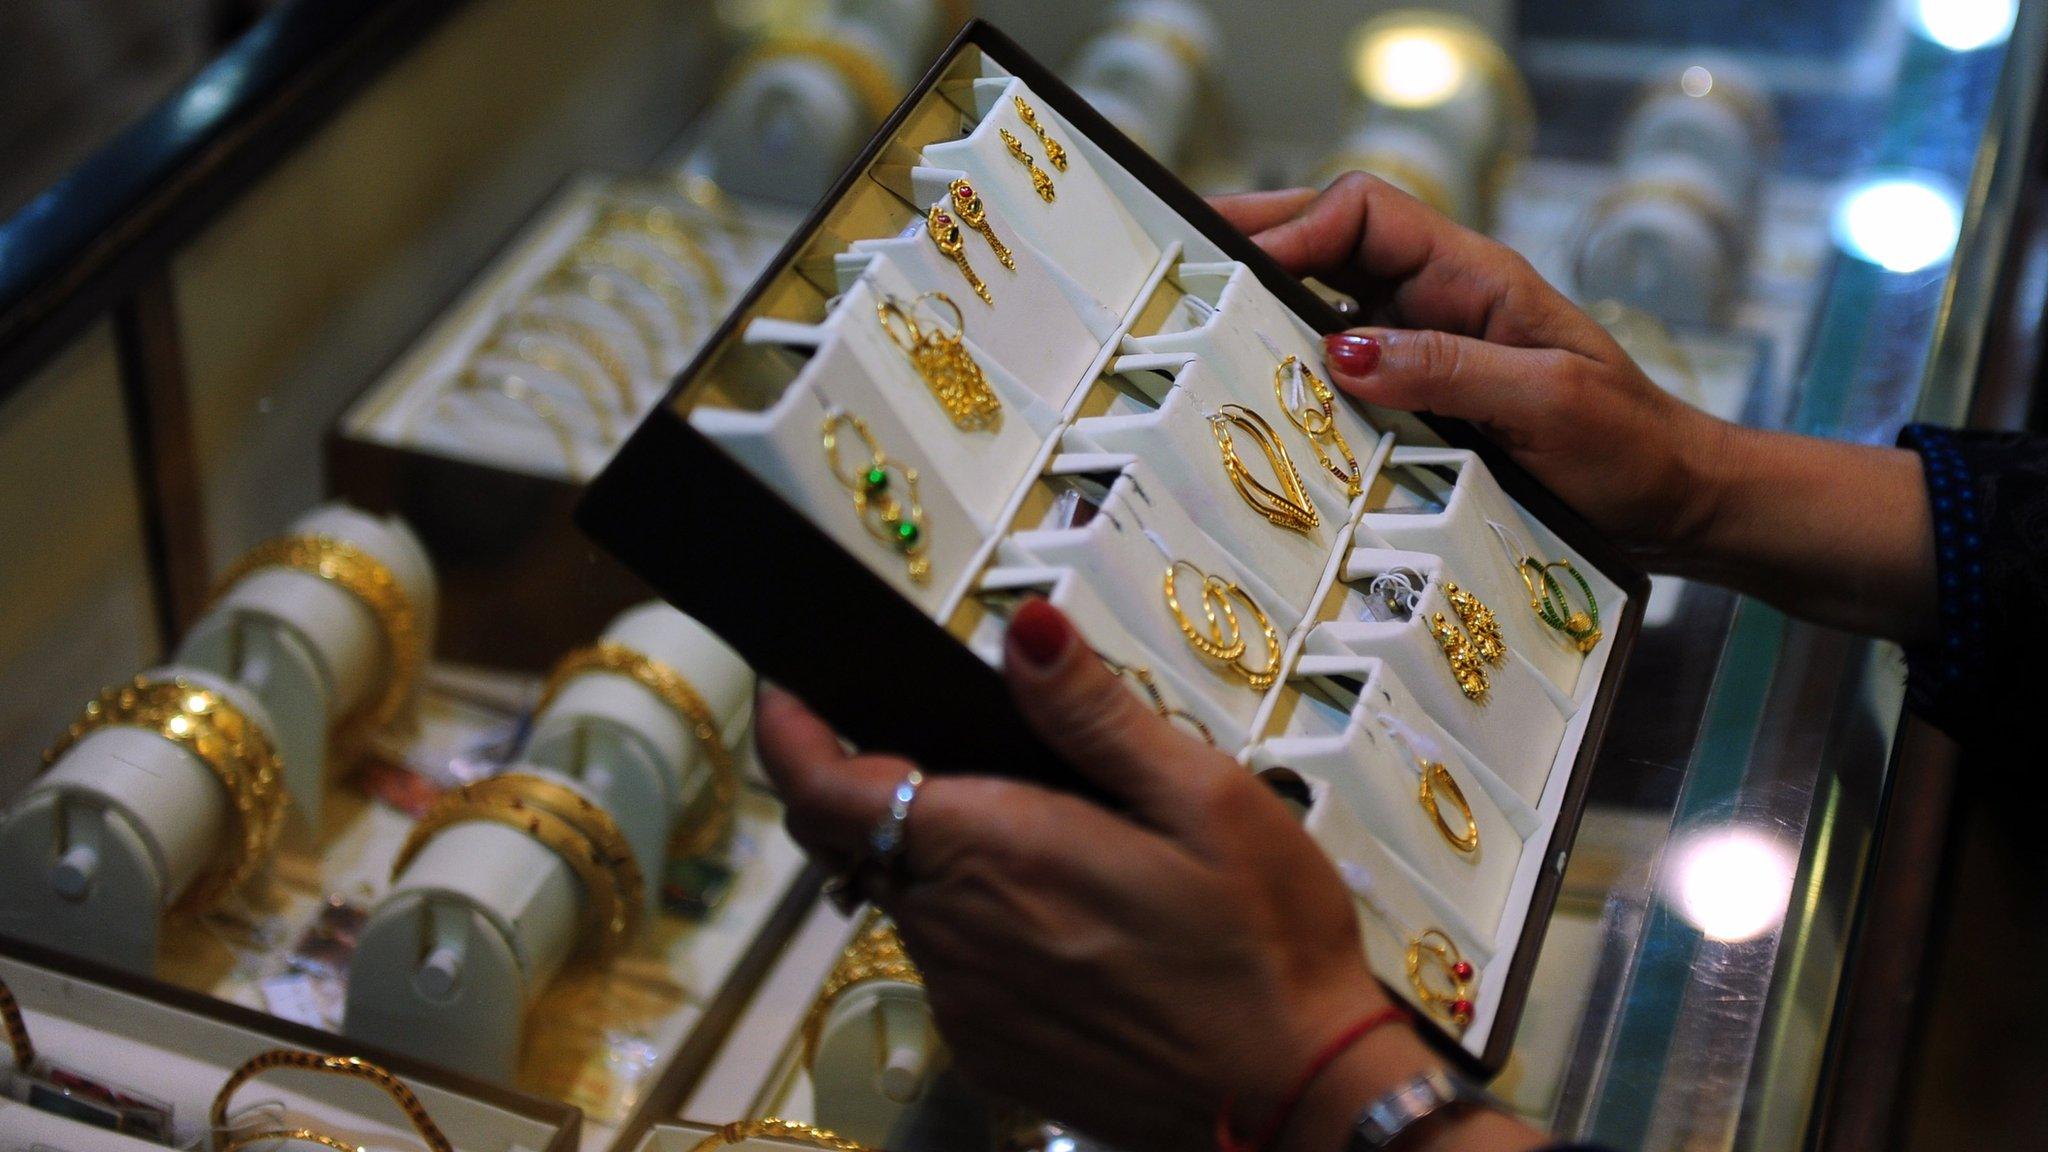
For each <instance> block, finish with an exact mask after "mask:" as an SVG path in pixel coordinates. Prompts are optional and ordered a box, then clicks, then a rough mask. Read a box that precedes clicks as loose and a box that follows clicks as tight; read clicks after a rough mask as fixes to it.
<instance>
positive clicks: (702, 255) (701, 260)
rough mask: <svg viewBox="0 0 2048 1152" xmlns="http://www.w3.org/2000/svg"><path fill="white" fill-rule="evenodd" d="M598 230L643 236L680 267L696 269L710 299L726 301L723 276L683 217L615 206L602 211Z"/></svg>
mask: <svg viewBox="0 0 2048 1152" xmlns="http://www.w3.org/2000/svg"><path fill="white" fill-rule="evenodd" d="M599 227H600V228H601V229H602V230H604V231H609V232H619V231H624V232H632V233H636V234H638V235H641V236H645V237H646V238H647V239H649V240H651V241H653V242H654V243H656V244H657V245H659V246H660V247H661V250H662V251H664V252H667V253H668V254H669V255H670V256H673V257H675V258H676V260H678V261H680V262H681V263H684V264H694V265H696V266H697V274H698V275H699V276H700V277H701V278H702V279H703V281H704V287H705V288H706V290H708V291H709V292H710V293H711V296H712V299H714V300H723V299H724V298H725V274H724V272H723V271H721V270H720V269H719V267H718V261H716V260H713V259H712V258H711V253H709V252H706V251H705V250H704V245H702V244H700V243H698V241H697V237H696V236H695V235H694V234H692V233H691V231H690V229H689V226H688V225H686V224H684V223H683V220H682V217H680V216H677V215H676V214H675V212H673V211H672V210H670V209H668V208H665V207H663V206H661V205H659V204H647V205H634V206H628V205H624V204H615V205H613V206H612V207H610V208H607V209H605V210H604V215H603V216H602V217H600V218H599Z"/></svg>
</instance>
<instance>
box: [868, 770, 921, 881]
mask: <svg viewBox="0 0 2048 1152" xmlns="http://www.w3.org/2000/svg"><path fill="white" fill-rule="evenodd" d="M922 787H924V773H923V772H920V771H918V770H917V769H915V768H912V769H911V770H910V771H909V772H907V773H905V774H904V777H903V779H902V780H901V781H899V782H898V783H897V785H896V787H895V789H894V790H893V791H891V792H890V793H889V811H888V812H887V813H885V814H884V815H883V816H882V818H881V819H879V820H877V821H875V826H874V827H873V828H872V829H870V830H869V831H868V850H869V851H870V852H872V853H873V854H874V856H873V859H874V862H875V863H876V864H878V865H880V866H881V867H882V868H884V869H892V868H894V866H895V864H896V861H897V859H898V858H899V857H901V856H902V855H903V841H904V830H905V828H906V827H907V826H908V824H909V821H910V806H911V804H912V803H914V802H916V800H917V792H918V789H920V788H922Z"/></svg>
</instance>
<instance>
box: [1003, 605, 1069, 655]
mask: <svg viewBox="0 0 2048 1152" xmlns="http://www.w3.org/2000/svg"><path fill="white" fill-rule="evenodd" d="M1073 635H1074V629H1073V628H1072V626H1070V625H1069V624H1068V623H1067V618H1066V616H1065V615H1064V614H1063V613H1061V612H1060V610H1059V609H1057V608H1055V607H1053V606H1052V605H1051V604H1048V603H1046V602H1045V601H1043V600H1027V601H1025V602H1024V606H1023V607H1021V608H1019V609H1017V614H1016V615H1014V616H1012V617H1010V640H1011V642H1012V643H1014V644H1015V645H1016V648H1017V654H1018V655H1019V656H1022V657H1023V658H1024V659H1025V661H1026V662H1027V663H1029V664H1031V665H1033V666H1034V667H1038V668H1050V667H1052V666H1053V665H1054V664H1057V663H1058V662H1059V659H1060V657H1062V656H1064V655H1066V652H1067V645H1068V643H1069V642H1070V641H1071V639H1072V638H1073Z"/></svg>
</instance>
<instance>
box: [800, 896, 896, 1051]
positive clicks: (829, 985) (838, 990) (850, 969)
mask: <svg viewBox="0 0 2048 1152" xmlns="http://www.w3.org/2000/svg"><path fill="white" fill-rule="evenodd" d="M878 980H887V981H890V982H892V983H896V984H911V985H915V986H917V987H919V988H922V987H924V973H922V972H919V971H918V970H917V965H916V964H914V963H912V962H911V959H910V953H908V952H906V951H904V949H903V938H902V937H901V936H899V935H897V934H896V926H895V925H894V924H891V923H890V922H889V921H887V920H884V919H882V918H881V917H880V916H878V915H874V914H872V913H871V914H870V915H869V916H868V922H867V923H866V924H865V925H863V926H862V927H861V930H860V934H859V935H857V936H855V937H854V938H853V940H852V942H851V943H849V944H847V946H846V950H845V951H844V952H841V953H840V954H839V962H838V963H836V964H834V965H833V966H832V971H831V973H830V974H828V975H827V976H826V977H825V983H824V985H823V986H822V987H821V988H819V990H818V999H817V1001H816V1002H814V1003H813V1004H812V1005H811V1010H810V1012H809V1013H808V1014H806V1015H805V1016H804V1026H803V1041H804V1067H806V1068H808V1067H810V1066H811V1065H812V1064H814V1063H816V1062H817V1059H818V1039H819V1037H820V1036H821V1035H823V1033H824V1030H825V1018H826V1017H827V1016H830V1015H831V1014H832V1006H833V1005H834V1004H837V1003H838V1002H839V998H840V997H841V996H844V995H846V992H847V990H848V989H851V988H855V987H858V986H860V985H862V984H872V983H874V982H876V981H878Z"/></svg>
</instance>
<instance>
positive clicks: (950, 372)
mask: <svg viewBox="0 0 2048 1152" xmlns="http://www.w3.org/2000/svg"><path fill="white" fill-rule="evenodd" d="M925 300H931V301H934V302H935V303H938V304H943V305H945V306H946V307H947V308H948V309H950V310H951V311H952V313H953V331H952V333H951V334H948V333H946V332H945V331H944V330H943V329H942V328H940V327H939V326H938V325H937V324H934V325H933V326H932V327H931V329H929V330H926V329H924V328H920V327H919V326H918V323H917V320H916V318H915V317H914V316H912V315H911V312H912V311H913V310H914V309H915V308H916V307H917V303H919V302H922V301H925ZM875 315H876V317H877V318H878V319H879V320H880V321H881V324H882V331H884V332H887V333H888V334H889V339H891V340H893V341H895V343H896V346H897V347H898V348H901V349H903V354H904V355H906V356H908V357H909V358H910V364H911V366H912V367H914V368H916V369H917V374H918V375H919V376H922V377H924V383H925V387H927V388H929V389H931V393H932V398H933V399H935V400H937V401H938V402H939V407H941V408H943V409H945V411H946V416H947V417H948V418H949V419H951V420H952V421H953V426H954V427H956V428H959V429H961V430H962V431H966V432H976V431H981V430H983V429H994V428H997V427H999V426H1001V424H1002V422H1003V401H1002V398H1001V397H1000V396H997V395H996V393H995V389H993V388H991V387H989V383H988V375H987V374H986V373H984V372H983V371H982V370H981V365H980V364H978V363H976V362H975V360H974V357H973V356H972V355H970V354H969V353H968V351H967V348H966V345H965V344H963V343H962V341H961V336H962V334H963V332H964V331H965V320H964V319H963V317H962V316H961V314H960V306H959V305H958V304H955V303H954V302H953V298H952V297H951V296H948V295H946V294H945V293H944V292H927V293H925V294H924V295H922V296H919V297H918V298H917V301H914V302H913V303H912V304H911V307H910V308H905V307H903V305H902V304H900V303H898V302H897V301H896V299H895V298H894V297H887V298H884V299H883V300H882V302H881V303H879V304H877V305H875Z"/></svg>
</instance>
